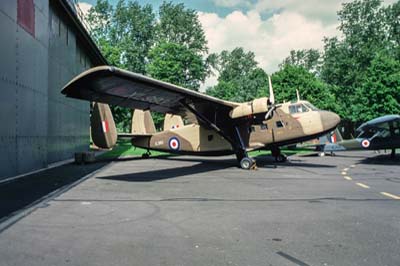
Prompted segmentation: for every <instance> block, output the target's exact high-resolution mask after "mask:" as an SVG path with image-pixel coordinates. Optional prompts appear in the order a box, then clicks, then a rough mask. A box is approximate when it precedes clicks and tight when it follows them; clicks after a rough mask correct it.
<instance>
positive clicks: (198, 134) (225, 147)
mask: <svg viewBox="0 0 400 266" xmlns="http://www.w3.org/2000/svg"><path fill="white" fill-rule="evenodd" d="M274 112H275V113H274V115H273V116H272V118H270V119H266V120H264V121H262V122H261V123H257V124H252V125H249V127H248V128H247V130H248V134H245V135H246V136H247V137H246V138H244V140H245V146H246V148H247V150H257V149H269V148H272V147H279V146H283V145H288V144H294V143H298V142H301V141H306V140H310V139H313V138H316V137H318V136H321V135H323V134H326V133H327V132H329V131H332V130H333V129H334V128H335V127H336V126H337V125H338V123H339V122H340V118H339V116H338V115H336V114H335V113H332V112H328V111H322V110H318V109H317V108H315V107H314V106H312V105H311V104H310V103H308V102H306V101H298V102H295V103H284V104H281V105H279V107H277V109H276V110H275V111H274ZM132 144H133V145H134V146H137V147H141V148H145V149H150V150H159V151H167V152H171V153H178V154H197V155H210V156H212V155H215V156H218V155H226V154H232V153H234V151H233V149H232V145H231V144H230V143H229V142H228V141H227V140H226V139H225V138H223V137H222V136H220V135H219V134H218V133H217V132H216V131H214V130H211V129H207V128H204V127H202V126H200V125H199V124H189V125H184V126H182V127H177V128H171V129H166V130H164V131H162V132H158V133H155V134H153V135H151V136H143V137H140V136H139V137H135V138H133V139H132Z"/></svg>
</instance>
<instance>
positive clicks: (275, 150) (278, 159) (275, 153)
mask: <svg viewBox="0 0 400 266" xmlns="http://www.w3.org/2000/svg"><path fill="white" fill-rule="evenodd" d="M271 154H272V156H273V157H275V161H276V162H278V163H283V162H286V161H287V157H286V156H285V155H283V154H282V153H281V150H280V149H279V148H278V147H273V148H272V149H271Z"/></svg>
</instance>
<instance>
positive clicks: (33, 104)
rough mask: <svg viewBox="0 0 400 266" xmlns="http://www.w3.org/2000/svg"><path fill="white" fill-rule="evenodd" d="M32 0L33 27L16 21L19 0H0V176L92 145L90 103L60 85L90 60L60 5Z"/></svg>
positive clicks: (20, 170)
mask: <svg viewBox="0 0 400 266" xmlns="http://www.w3.org/2000/svg"><path fill="white" fill-rule="evenodd" d="M33 3H34V18H35V20H34V23H35V25H34V27H35V31H34V33H32V32H28V31H27V30H26V29H24V28H22V27H21V26H20V25H19V24H18V21H17V5H19V0H18V1H15V0H2V1H0V32H1V38H2V41H1V42H0V53H1V60H0V92H1V95H0V180H1V179H4V178H7V177H10V176H15V175H18V174H22V173H25V172H28V171H32V170H36V169H40V168H43V167H46V166H47V165H48V164H49V163H52V162H56V161H60V160H63V159H67V158H71V157H72V156H73V153H74V152H76V151H83V150H87V149H88V146H89V103H86V102H81V101H76V100H72V99H67V98H65V97H64V96H63V95H61V94H60V91H61V88H62V86H64V85H65V84H66V83H67V82H68V81H69V80H70V79H71V78H72V77H74V76H75V75H76V74H78V73H80V72H81V71H83V70H84V69H87V68H89V67H90V65H91V63H90V61H89V58H88V56H87V55H86V53H85V51H84V50H83V49H81V47H80V43H79V41H77V39H76V37H75V31H74V28H73V27H72V26H71V24H68V20H67V19H66V16H65V15H63V13H62V11H60V10H57V8H55V7H53V6H51V5H50V6H49V0H35V1H33ZM32 34H34V35H32Z"/></svg>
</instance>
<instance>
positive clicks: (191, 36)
mask: <svg viewBox="0 0 400 266" xmlns="http://www.w3.org/2000/svg"><path fill="white" fill-rule="evenodd" d="M159 17H160V20H159V23H158V24H157V39H158V42H159V43H176V44H179V45H182V46H185V47H186V48H187V49H189V50H190V51H192V52H194V53H195V54H197V55H200V54H206V53H207V51H208V47H207V40H206V37H205V34H204V30H203V28H202V26H201V23H200V21H199V18H198V15H197V12H196V11H195V10H193V9H188V8H186V7H185V5H184V4H183V3H180V4H173V3H172V2H163V3H162V4H161V6H160V10H159Z"/></svg>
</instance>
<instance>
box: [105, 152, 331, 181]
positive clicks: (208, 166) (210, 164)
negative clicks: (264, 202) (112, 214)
mask: <svg viewBox="0 0 400 266" xmlns="http://www.w3.org/2000/svg"><path fill="white" fill-rule="evenodd" d="M163 158H165V159H166V160H169V161H186V162H198V164H195V165H190V166H183V167H177V168H168V169H159V170H153V171H152V170H150V171H145V172H140V173H131V174H121V175H112V176H100V177H97V178H98V179H105V180H117V181H128V182H152V181H157V180H164V179H170V178H176V177H180V176H185V175H194V174H201V173H206V172H212V171H217V170H222V169H227V168H234V169H235V170H237V171H243V173H244V174H245V173H246V171H247V170H242V169H239V168H238V166H237V161H236V159H234V158H232V159H224V160H221V159H219V160H216V159H197V158H181V157H167V158H166V157H163ZM138 159H141V158H132V159H131V160H138ZM126 160H127V159H126ZM273 160H274V159H273V158H272V157H270V156H262V157H261V156H258V157H257V166H258V168H277V167H279V166H285V167H305V168H334V167H336V166H334V165H325V164H310V163H304V162H301V161H300V162H293V161H287V162H284V163H276V162H275V161H273Z"/></svg>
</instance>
